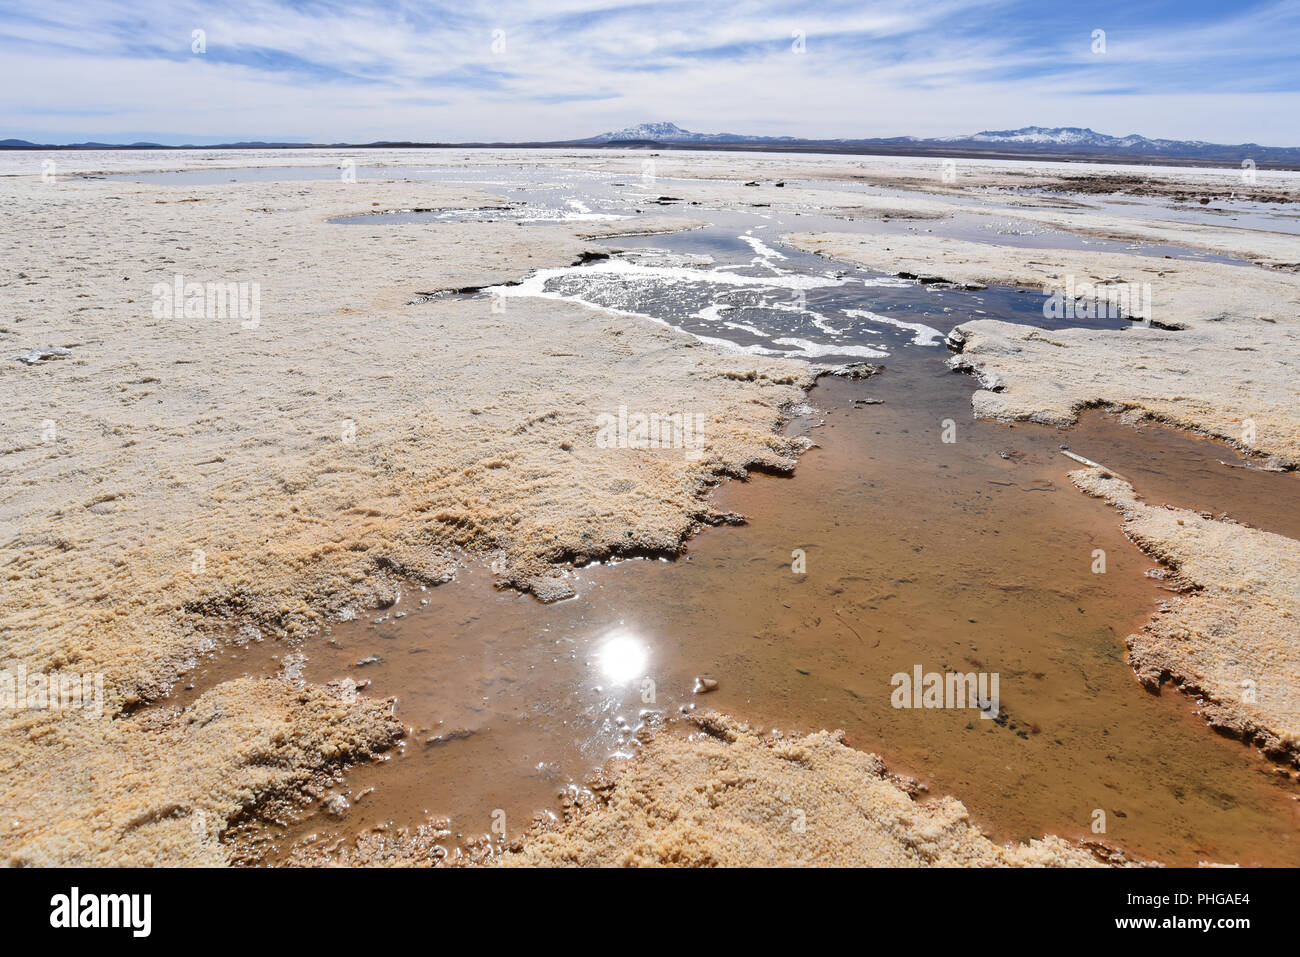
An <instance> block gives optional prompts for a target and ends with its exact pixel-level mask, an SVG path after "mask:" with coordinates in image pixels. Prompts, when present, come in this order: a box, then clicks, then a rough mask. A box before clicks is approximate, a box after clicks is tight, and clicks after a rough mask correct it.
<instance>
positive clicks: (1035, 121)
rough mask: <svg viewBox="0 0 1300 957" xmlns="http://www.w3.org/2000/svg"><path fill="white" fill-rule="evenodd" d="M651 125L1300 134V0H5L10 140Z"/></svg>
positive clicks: (351, 135) (431, 137)
mask: <svg viewBox="0 0 1300 957" xmlns="http://www.w3.org/2000/svg"><path fill="white" fill-rule="evenodd" d="M196 31H202V32H201V33H196ZM1097 31H1102V32H1101V33H1098V32H1097ZM656 121H670V122H674V123H676V124H678V125H679V126H682V127H684V128H686V129H689V130H695V131H699V132H706V133H713V132H730V133H747V134H755V135H771V136H783V135H788V136H802V137H810V138H840V137H877V136H902V135H914V136H947V135H956V134H962V133H972V132H977V131H979V130H987V129H994V130H996V129H1011V128H1017V127H1021V126H1030V125H1037V126H1086V127H1091V128H1093V129H1095V130H1098V131H1100V132H1103V133H1110V134H1114V135H1124V134H1129V133H1140V134H1142V135H1145V136H1150V137H1167V138H1171V139H1190V140H1206V141H1210V142H1215V143H1232V144H1236V143H1244V142H1255V143H1260V144H1263V145H1267V146H1300V0H1260V2H1228V3H1224V2H1222V0H1218V2H1203V0H1181V2H1171V3H1153V2H1143V0H1126V2H1098V3H1090V2H1086V0H1080V2H1073V3H1071V2H1060V3H1058V2H1055V0H1034V2H1021V0H978V2H976V0H884V2H873V0H857V2H843V0H817V2H780V0H744V2H737V3H726V2H719V0H697V2H683V3H678V2H624V0H550V2H539V3H522V2H514V0H501V2H492V3H483V2H479V0H452V2H445V3H444V2H436V3H418V2H403V0H396V2H386V3H371V2H369V0H347V2H331V0H225V2H221V3H203V2H191V0H132V2H130V3H122V2H104V0H75V2H69V0H41V2H40V3H31V2H29V0H23V2H14V0H0V139H4V138H9V137H14V138H19V139H27V140H32V141H34V142H42V143H67V142H80V141H85V140H96V141H101V142H116V143H127V142H135V141H151V142H159V143H166V144H172V145H175V144H180V143H195V144H208V143H220V142H233V141H240V140H265V141H285V142H315V143H335V142H351V143H363V142H372V141H375V140H415V141H421V142H471V141H488V142H491V141H516V142H519V141H528V140H562V139H574V138H580V137H586V136H593V135H595V134H597V133H600V132H603V131H606V130H616V129H621V128H623V127H626V126H630V125H634V124H637V123H642V122H656Z"/></svg>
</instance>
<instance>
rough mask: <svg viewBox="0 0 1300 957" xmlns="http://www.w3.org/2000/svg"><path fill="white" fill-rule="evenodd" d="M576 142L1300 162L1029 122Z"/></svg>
mask: <svg viewBox="0 0 1300 957" xmlns="http://www.w3.org/2000/svg"><path fill="white" fill-rule="evenodd" d="M573 142H575V143H598V144H609V145H617V144H618V143H623V142H626V143H629V144H633V143H635V144H637V145H645V144H658V143H662V144H664V145H717V146H741V147H743V146H763V145H772V146H804V147H809V148H817V147H822V148H827V149H840V150H846V149H852V148H861V147H873V146H874V147H881V148H886V149H888V150H890V151H916V152H925V153H930V152H940V153H942V152H945V151H946V152H957V151H964V152H970V153H997V154H1015V153H1024V154H1030V155H1079V156H1116V157H1123V156H1133V157H1141V156H1150V157H1161V158H1164V159H1175V158H1185V159H1203V160H1223V161H1231V162H1233V163H1234V164H1235V163H1239V162H1240V161H1241V160H1242V158H1245V157H1251V158H1255V159H1261V160H1272V161H1275V162H1287V163H1300V149H1297V148H1286V147H1270V146H1260V145H1259V144H1257V143H1242V144H1239V145H1235V146H1230V145H1223V144H1217V143H1207V142H1205V141H1203V140H1165V139H1149V138H1147V137H1145V136H1140V135H1138V134H1136V133H1131V134H1129V135H1127V136H1111V135H1109V134H1107V133H1098V132H1097V131H1096V130H1091V129H1088V128H1086V127H1079V126H1051V127H1048V126H1026V127H1022V128H1021V129H1018V130H981V131H980V132H978V133H968V134H963V135H960V136H938V137H931V138H929V139H925V138H921V137H916V136H892V137H882V138H861V139H858V138H839V139H824V140H814V139H804V138H801V137H794V136H747V135H742V134H737V133H694V132H691V131H690V130H686V129H683V128H682V127H680V126H678V125H677V124H676V123H667V122H661V123H641V124H638V125H637V126H629V127H627V128H625V129H621V130H615V131H612V132H609V133H601V134H600V135H599V136H593V137H590V138H589V139H585V140H575V141H573Z"/></svg>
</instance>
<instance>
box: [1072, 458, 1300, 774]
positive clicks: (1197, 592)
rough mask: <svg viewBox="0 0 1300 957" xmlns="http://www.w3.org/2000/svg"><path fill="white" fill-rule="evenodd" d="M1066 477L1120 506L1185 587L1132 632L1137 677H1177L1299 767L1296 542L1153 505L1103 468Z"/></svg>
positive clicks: (1220, 717)
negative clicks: (1155, 614)
mask: <svg viewBox="0 0 1300 957" xmlns="http://www.w3.org/2000/svg"><path fill="white" fill-rule="evenodd" d="M1070 478H1071V479H1072V480H1073V481H1074V483H1075V484H1076V485H1078V486H1079V488H1081V489H1083V490H1084V491H1085V492H1087V493H1088V494H1090V495H1095V496H1097V497H1098V498H1101V499H1104V500H1105V501H1107V502H1109V503H1110V504H1111V505H1114V506H1115V507H1116V508H1117V509H1119V511H1120V512H1121V513H1122V514H1123V516H1124V531H1125V533H1126V534H1127V535H1128V536H1129V537H1130V538H1131V539H1133V541H1134V542H1135V543H1137V545H1138V546H1139V547H1140V548H1142V550H1143V551H1145V552H1147V553H1148V554H1149V555H1151V556H1153V557H1154V558H1156V559H1158V560H1159V561H1161V562H1162V563H1164V564H1165V565H1167V566H1168V567H1169V568H1170V569H1171V571H1172V572H1173V578H1172V581H1173V583H1175V584H1176V585H1177V586H1178V588H1179V589H1180V592H1181V593H1180V594H1177V595H1175V596H1172V597H1170V598H1169V599H1168V600H1167V601H1166V602H1164V603H1162V606H1161V609H1160V614H1158V615H1157V616H1156V617H1155V618H1154V619H1153V620H1152V621H1151V622H1150V623H1149V624H1147V625H1146V626H1145V627H1144V628H1143V629H1142V631H1140V632H1138V633H1136V634H1133V635H1130V636H1129V638H1128V647H1129V658H1130V661H1131V662H1132V663H1133V668H1134V670H1135V671H1136V672H1137V675H1138V677H1139V678H1140V679H1141V680H1142V682H1143V683H1144V684H1146V685H1148V686H1150V687H1159V686H1160V684H1162V683H1163V682H1165V681H1167V680H1172V681H1174V682H1175V683H1176V684H1178V685H1179V687H1181V688H1182V690H1184V691H1186V692H1188V693H1189V694H1193V695H1196V696H1198V697H1199V698H1200V699H1201V700H1200V702H1199V706H1200V708H1201V711H1202V713H1204V715H1205V717H1206V719H1207V720H1208V721H1209V722H1210V723H1211V724H1212V725H1214V727H1216V728H1219V729H1220V730H1223V731H1225V732H1227V733H1231V734H1233V735H1236V736H1237V737H1240V738H1242V739H1243V740H1245V741H1248V742H1250V743H1251V744H1253V745H1254V746H1256V747H1258V748H1260V749H1261V750H1262V751H1264V753H1265V754H1268V755H1270V756H1271V757H1274V758H1276V759H1279V760H1284V761H1287V762H1289V763H1291V764H1293V765H1296V766H1300V634H1298V633H1297V622H1300V542H1298V541H1296V540H1294V539H1291V538H1286V537H1284V536H1282V535H1274V534H1272V533H1269V532H1262V531H1259V530H1258V529H1254V528H1250V527H1249V526H1246V525H1239V524H1236V523H1234V522H1230V521H1218V520H1215V519H1213V518H1211V517H1210V516H1209V515H1208V514H1204V513H1199V512H1193V511H1189V510H1187V509H1175V508H1167V507H1154V506H1151V505H1148V504H1146V503H1145V502H1143V501H1141V500H1140V499H1139V497H1138V496H1137V494H1136V493H1135V492H1134V490H1133V486H1132V485H1130V484H1129V483H1128V482H1127V481H1125V480H1124V479H1123V478H1120V477H1118V476H1116V475H1114V474H1112V473H1111V472H1109V471H1107V470H1105V469H1098V468H1089V469H1081V470H1078V471H1075V472H1072V473H1071V474H1070Z"/></svg>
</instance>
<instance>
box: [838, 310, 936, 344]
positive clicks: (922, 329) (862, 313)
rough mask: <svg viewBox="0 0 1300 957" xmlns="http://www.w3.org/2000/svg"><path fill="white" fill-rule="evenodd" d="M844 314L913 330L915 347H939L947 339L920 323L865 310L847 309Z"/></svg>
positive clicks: (930, 327)
mask: <svg viewBox="0 0 1300 957" xmlns="http://www.w3.org/2000/svg"><path fill="white" fill-rule="evenodd" d="M844 314H845V315H846V316H856V317H857V318H859V319H870V320H871V321H872V322H883V323H886V324H888V325H891V326H896V327H898V328H899V329H911V330H912V332H914V333H915V335H914V336H913V337H912V345H914V346H937V345H938V344H939V343H940V342H942V341H943V340H944V338H945V336H944V334H943V333H942V332H940V331H939V330H938V329H935V328H934V327H933V326H927V325H925V324H924V323H920V322H904V321H903V320H902V319H895V318H893V317H892V316H882V315H880V314H878V313H874V312H868V311H867V310H865V309H845V310H844Z"/></svg>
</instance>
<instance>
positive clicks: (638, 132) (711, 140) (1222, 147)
mask: <svg viewBox="0 0 1300 957" xmlns="http://www.w3.org/2000/svg"><path fill="white" fill-rule="evenodd" d="M556 146H585V147H597V148H602V147H608V148H613V149H710V150H775V151H779V152H798V153H857V154H883V155H905V156H940V157H947V156H953V157H961V156H964V157H973V158H988V159H1040V160H1063V161H1070V160H1076V161H1091V162H1115V163H1185V164H1190V165H1200V166H1224V165H1228V166H1240V165H1241V164H1242V163H1243V161H1245V160H1251V161H1253V162H1254V163H1255V164H1256V165H1258V166H1260V167H1275V168H1278V167H1280V168H1289V169H1300V147H1285V146H1261V145H1259V144H1258V143H1238V144H1236V145H1228V144H1222V143H1207V142H1204V141H1202V140H1165V139H1149V138H1147V137H1145V136H1140V135H1138V134H1136V133H1131V134H1129V135H1127V136H1110V135H1108V134H1106V133H1098V132H1097V131H1095V130H1091V129H1087V128H1086V127H1078V126H1025V127H1022V128H1020V129H1018V130H982V131H981V132H979V133H969V134H963V135H960V136H938V137H931V138H928V139H922V138H920V137H916V136H892V137H875V138H845V137H841V138H838V139H804V138H801V137H797V136H749V135H746V134H742V133H695V132H692V131H690V130H687V129H683V128H682V127H680V126H678V125H677V124H675V123H668V122H659V123H641V124H638V125H636V126H629V127H626V128H624V129H621V130H614V131H611V132H608V133H601V134H599V135H597V136H591V137H587V138H586V139H579V140H544V141H535V140H534V141H528V142H496V143H446V142H408V141H393V140H382V141H378V142H373V143H276V142H264V141H242V142H236V143H219V144H215V145H210V146H188V145H187V146H163V145H160V144H158V143H131V144H129V145H124V144H114V143H74V144H71V145H67V146H49V145H41V144H37V143H31V142H28V141H27V140H19V139H7V140H0V150H4V149H28V150H31V149H41V150H46V149H65V150H110V149H141V150H160V149H224V150H232V149H313V148H316V149H320V148H326V147H328V148H352V149H380V148H387V149H438V148H457V147H516V148H520V147H523V148H528V147H556Z"/></svg>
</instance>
